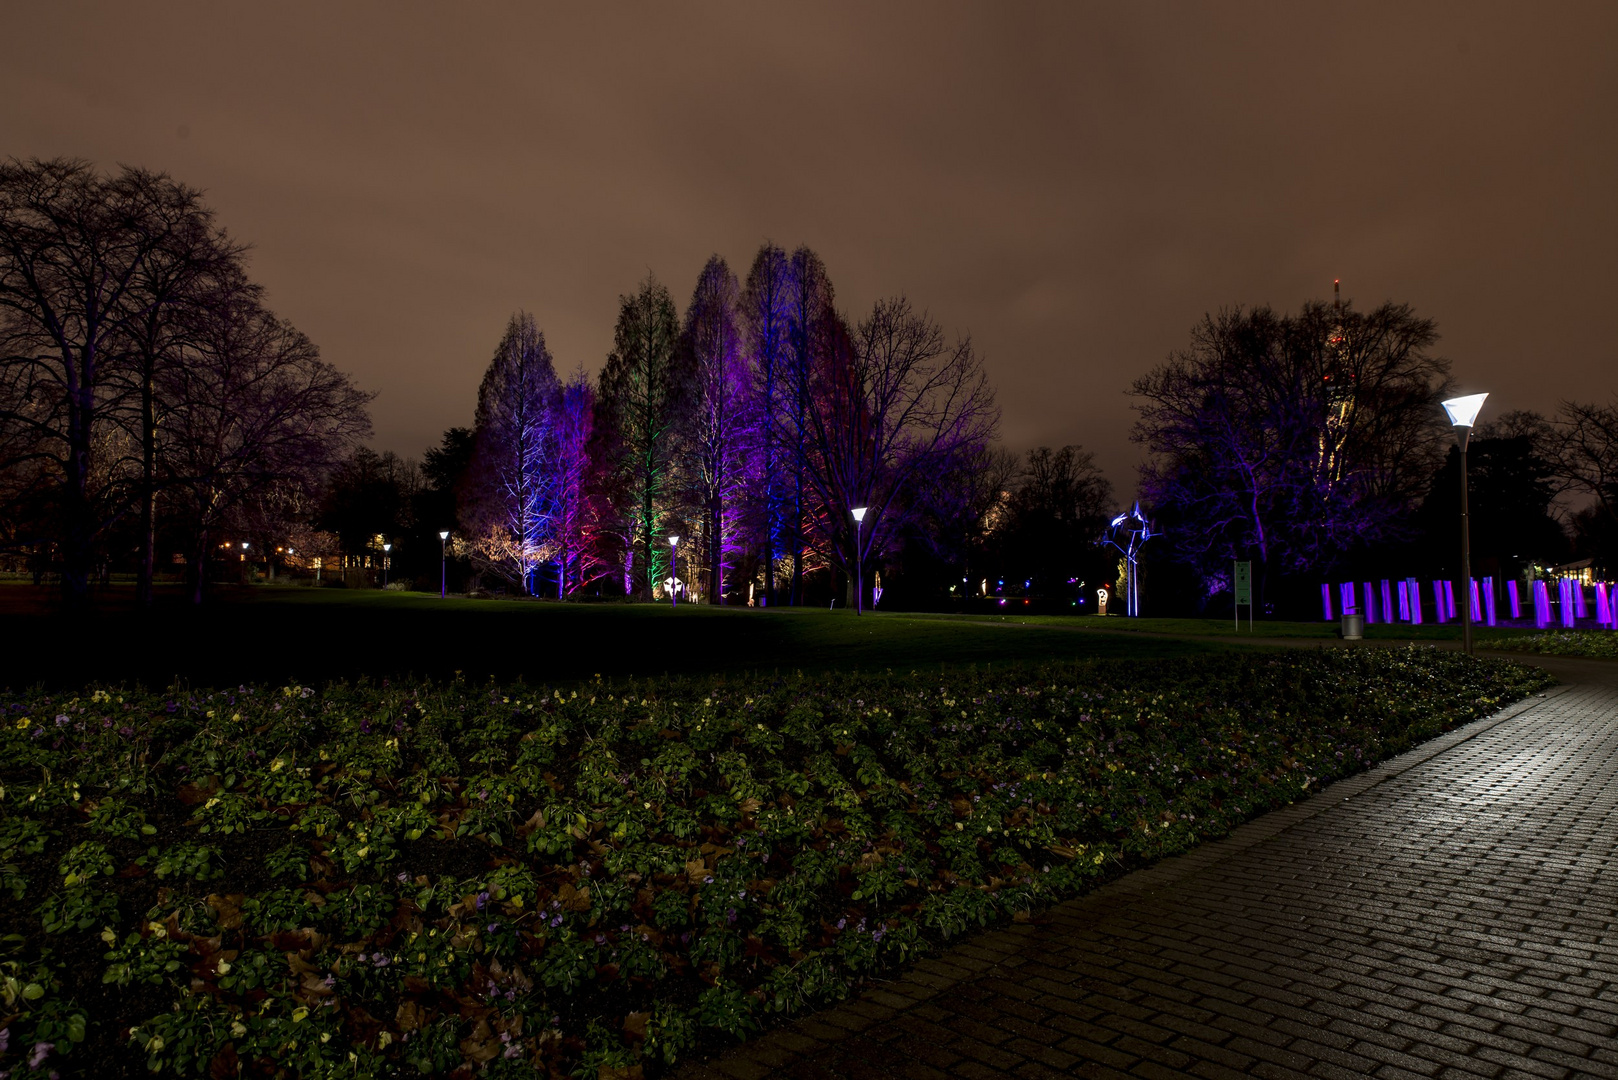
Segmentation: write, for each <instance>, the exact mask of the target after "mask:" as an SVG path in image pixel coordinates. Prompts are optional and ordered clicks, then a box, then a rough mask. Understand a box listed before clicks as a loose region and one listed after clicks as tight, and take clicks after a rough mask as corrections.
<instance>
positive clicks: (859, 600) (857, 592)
mask: <svg viewBox="0 0 1618 1080" xmlns="http://www.w3.org/2000/svg"><path fill="white" fill-rule="evenodd" d="M865 511H866V507H863V506H856V507H854V614H856V615H862V614H864V610H865V560H864V559H863V558H862V557H861V555H862V554H863V553H862V552H861V551H860V525H861V524H862V523H863V522H864V521H865Z"/></svg>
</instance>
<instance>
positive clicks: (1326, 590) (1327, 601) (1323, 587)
mask: <svg viewBox="0 0 1618 1080" xmlns="http://www.w3.org/2000/svg"><path fill="white" fill-rule="evenodd" d="M1320 606H1321V609H1322V610H1324V611H1325V613H1326V621H1327V622H1331V586H1330V585H1328V584H1326V583H1325V582H1321V584H1320Z"/></svg>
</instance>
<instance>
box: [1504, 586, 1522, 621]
mask: <svg viewBox="0 0 1618 1080" xmlns="http://www.w3.org/2000/svg"><path fill="white" fill-rule="evenodd" d="M1506 599H1507V600H1508V601H1510V602H1511V617H1512V618H1513V619H1520V618H1522V600H1521V598H1520V597H1518V595H1517V582H1516V579H1512V580H1511V581H1508V582H1506Z"/></svg>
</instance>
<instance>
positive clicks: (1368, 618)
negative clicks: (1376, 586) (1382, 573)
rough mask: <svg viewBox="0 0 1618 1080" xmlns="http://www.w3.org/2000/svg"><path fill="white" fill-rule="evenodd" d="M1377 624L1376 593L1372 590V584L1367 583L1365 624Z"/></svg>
mask: <svg viewBox="0 0 1618 1080" xmlns="http://www.w3.org/2000/svg"><path fill="white" fill-rule="evenodd" d="M1374 622H1376V593H1375V592H1374V591H1373V590H1372V589H1371V583H1370V582H1369V581H1367V582H1366V583H1365V624H1366V625H1367V626H1369V625H1370V624H1372V623H1374Z"/></svg>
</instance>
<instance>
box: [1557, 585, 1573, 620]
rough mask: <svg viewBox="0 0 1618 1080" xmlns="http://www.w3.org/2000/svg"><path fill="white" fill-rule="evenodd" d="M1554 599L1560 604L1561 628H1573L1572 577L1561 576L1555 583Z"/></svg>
mask: <svg viewBox="0 0 1618 1080" xmlns="http://www.w3.org/2000/svg"><path fill="white" fill-rule="evenodd" d="M1556 599H1557V602H1558V603H1559V604H1561V606H1562V628H1563V629H1565V630H1571V629H1573V579H1572V578H1563V579H1562V580H1561V581H1558V582H1557V583H1556Z"/></svg>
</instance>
